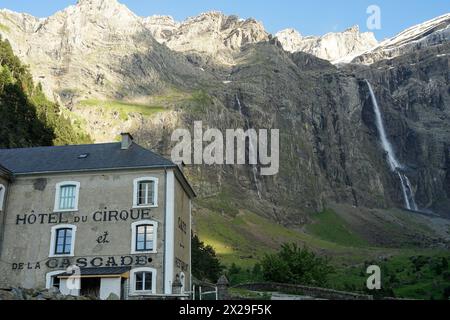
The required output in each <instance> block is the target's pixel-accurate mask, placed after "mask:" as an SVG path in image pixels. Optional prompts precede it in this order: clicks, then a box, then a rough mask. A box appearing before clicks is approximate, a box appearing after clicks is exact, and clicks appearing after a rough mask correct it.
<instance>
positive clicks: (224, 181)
mask: <svg viewBox="0 0 450 320" xmlns="http://www.w3.org/2000/svg"><path fill="white" fill-rule="evenodd" d="M436 21H437V22H436ZM436 21H435V22H433V23H432V24H431V25H430V24H426V26H425V27H424V26H422V27H417V28H416V29H414V28H413V29H411V31H408V32H406V33H405V34H404V36H402V37H397V40H392V41H391V45H392V48H402V49H401V50H397V49H395V50H393V51H392V52H395V55H397V54H398V56H397V57H394V58H393V59H384V57H391V56H389V55H388V56H385V55H384V53H383V52H388V51H383V50H384V49H383V50H382V49H377V50H374V51H373V52H372V56H371V57H372V58H370V59H369V55H367V56H366V54H364V55H360V54H361V52H362V51H367V50H369V49H371V48H372V47H373V46H375V45H377V43H376V40H375V38H374V37H373V35H372V34H370V33H369V34H367V33H360V32H359V30H358V28H351V29H349V30H346V31H344V32H342V33H330V34H327V35H325V36H323V37H303V36H301V35H300V34H299V33H298V32H296V31H294V30H288V31H284V32H281V33H279V34H278V37H277V39H274V38H272V37H271V36H270V35H269V34H268V33H267V32H266V31H265V30H264V28H263V26H262V25H261V24H260V23H259V22H257V21H255V20H253V19H248V20H241V19H239V18H237V17H234V16H225V15H223V14H221V13H217V12H211V13H206V14H202V15H200V16H198V17H194V18H191V19H188V20H186V21H184V22H176V21H174V20H173V19H172V18H170V17H164V16H153V17H150V18H140V17H138V16H136V15H135V14H133V13H132V12H131V11H129V10H128V9H127V8H126V7H124V6H123V5H121V4H119V3H118V2H117V1H115V0H82V1H79V2H78V3H77V4H76V5H75V6H71V7H69V8H67V9H65V10H63V11H60V12H58V13H56V14H55V15H53V16H51V17H49V18H46V19H37V18H33V17H31V16H29V15H26V14H18V13H13V12H11V11H8V10H1V11H0V34H1V35H2V37H4V38H7V39H8V40H9V41H10V42H11V44H12V46H13V49H14V51H15V53H16V54H18V55H19V56H20V57H21V58H22V59H23V61H24V62H26V63H28V64H29V65H30V69H31V71H32V73H33V75H34V77H35V79H36V80H37V81H39V82H41V83H42V84H43V86H44V88H45V89H46V92H47V94H48V95H49V96H50V97H53V98H54V100H57V101H60V102H61V104H62V105H63V106H65V107H67V109H69V110H70V113H69V114H70V116H71V117H72V119H75V120H74V121H79V122H80V123H82V124H83V125H84V126H85V127H86V130H87V131H88V132H89V133H90V134H91V136H93V137H94V138H95V139H96V140H97V141H99V142H100V141H112V140H114V139H115V138H116V136H117V135H118V134H119V133H120V132H123V131H130V132H132V133H133V136H134V137H135V138H136V140H137V142H138V143H140V144H143V145H145V146H147V147H150V148H152V149H154V150H156V151H158V152H160V153H162V154H164V155H166V156H170V150H171V147H173V143H172V142H171V141H170V137H171V133H172V132H173V130H174V129H175V128H177V127H181V128H192V127H193V122H194V121H199V120H202V121H203V123H204V126H205V127H210V128H219V129H222V130H226V129H237V128H250V127H251V128H255V129H280V140H281V141H280V148H281V150H280V171H279V174H278V175H276V176H269V177H267V176H261V175H260V174H259V172H260V170H259V169H260V168H259V167H258V168H256V169H257V172H256V173H255V172H254V171H253V168H252V167H251V166H219V165H218V166H197V167H193V168H191V169H189V168H187V170H186V171H187V172H188V173H189V174H190V177H192V180H193V181H194V186H195V188H196V191H197V192H198V194H199V195H200V197H205V198H206V197H209V199H215V198H217V196H218V195H220V194H222V193H223V192H225V191H226V194H227V196H228V195H229V198H230V199H232V200H231V201H232V205H230V207H236V208H239V209H248V210H251V211H252V212H255V213H258V214H260V215H262V216H264V217H269V218H271V219H273V220H274V221H277V222H279V223H282V224H286V225H289V226H300V225H303V224H304V223H306V222H307V221H308V219H309V218H308V217H309V214H313V213H315V212H317V211H320V210H322V209H323V208H325V207H327V206H328V205H329V204H330V203H339V204H345V205H349V206H354V207H356V208H358V207H361V208H392V207H402V206H403V199H402V192H401V190H400V186H399V181H398V178H397V177H396V176H395V175H393V174H392V172H390V169H389V167H388V166H387V164H386V161H385V155H384V153H383V151H382V149H381V148H380V145H379V139H378V136H377V131H376V128H375V125H374V123H375V118H374V113H373V109H372V105H371V100H370V97H369V93H368V89H367V85H366V84H365V82H364V79H368V80H369V81H370V82H371V83H372V85H373V87H374V90H375V91H376V95H377V98H378V99H379V103H380V108H381V109H382V111H383V116H384V117H385V118H384V119H385V122H386V130H387V131H388V134H389V137H390V138H391V140H392V144H393V147H394V148H395V150H396V152H397V154H398V157H399V159H400V160H401V161H402V163H404V164H405V165H406V167H407V170H408V176H410V179H411V182H412V185H413V186H412V188H413V189H414V193H415V194H416V197H417V202H418V204H419V207H420V208H421V209H424V210H430V211H433V212H435V213H438V214H440V215H442V216H450V213H449V212H448V208H449V199H450V189H449V187H448V186H449V185H450V171H449V168H450V162H449V161H450V153H449V152H448V150H449V144H448V141H450V134H449V132H450V128H449V123H450V122H449V121H448V120H449V117H450V114H449V106H450V98H449V91H448V79H449V74H448V72H449V60H448V59H449V53H450V52H449V51H450V49H449V47H448V42H449V41H448V38H447V36H446V34H447V33H446V32H447V31H445V30H448V24H447V25H446V23H447V22H445V21H447V20H446V19H445V18H439V19H437V20H436ZM432 25H433V26H432ZM413 30H416V31H413ZM417 30H420V32H419V31H417ZM421 39H424V40H423V41H422V40H421ZM425 39H426V40H425ZM419 44H420V45H419ZM283 48H284V49H283ZM379 48H381V45H380V46H379ZM383 48H388V46H383ZM404 48H409V49H408V50H403V49H404ZM379 50H380V51H379ZM354 55H360V58H357V59H356V60H354V62H358V61H361V62H364V63H353V64H339V68H337V67H336V66H334V65H333V64H331V63H330V61H331V62H333V63H338V62H343V61H347V59H350V58H351V57H353V56H354ZM375 56H377V57H376V58H375ZM366 57H367V59H368V60H367V59H366ZM358 59H361V60H358ZM364 59H366V60H364ZM371 59H372V60H371ZM376 59H381V60H380V61H378V62H376V63H373V64H370V65H367V64H369V63H370V62H371V61H375V60H376ZM327 60H328V61H327ZM365 63H367V64H365ZM80 100H89V103H85V104H81V103H80ZM96 100H99V101H101V102H97V101H96ZM109 100H114V101H113V102H114V103H107V102H109ZM117 101H119V102H122V104H118V103H117ZM83 102H86V101H83ZM124 102H126V104H124ZM131 102H133V103H137V102H142V103H143V105H138V106H136V105H135V104H133V105H130V103H131ZM150 102H151V104H152V106H153V107H154V106H156V107H158V106H159V107H160V106H161V105H163V106H167V109H168V110H163V111H162V112H158V113H153V114H152V113H151V112H148V110H147V109H146V107H147V106H148V104H149V103H150ZM114 108H116V109H114ZM127 108H129V109H127ZM159 109H161V108H159ZM163 109H164V108H163ZM133 110H134V111H133ZM136 110H138V111H136ZM258 194H259V195H260V196H259V195H258ZM239 206H241V207H239ZM214 208H215V207H213V209H211V210H216V209H214Z"/></svg>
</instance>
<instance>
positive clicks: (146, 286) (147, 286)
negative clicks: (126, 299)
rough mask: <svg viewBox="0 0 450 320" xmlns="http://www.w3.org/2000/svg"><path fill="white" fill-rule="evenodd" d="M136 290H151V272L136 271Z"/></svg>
mask: <svg viewBox="0 0 450 320" xmlns="http://www.w3.org/2000/svg"><path fill="white" fill-rule="evenodd" d="M135 276H136V278H135V279H136V286H135V288H136V291H152V273H151V272H144V271H143V272H137V273H136V275H135Z"/></svg>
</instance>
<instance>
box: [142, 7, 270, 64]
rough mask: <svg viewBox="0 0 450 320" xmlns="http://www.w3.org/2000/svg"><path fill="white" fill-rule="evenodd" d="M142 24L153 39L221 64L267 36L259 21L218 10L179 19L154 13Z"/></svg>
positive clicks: (171, 47)
mask: <svg viewBox="0 0 450 320" xmlns="http://www.w3.org/2000/svg"><path fill="white" fill-rule="evenodd" d="M144 25H145V26H147V27H148V28H149V29H150V31H151V33H152V35H153V36H154V37H155V39H157V40H158V41H160V42H161V43H164V44H166V45H167V46H168V47H169V48H170V49H172V50H174V51H179V52H195V53H199V54H202V55H206V56H207V57H208V58H211V59H213V60H214V61H217V62H221V63H225V64H232V63H233V58H232V56H233V53H235V52H236V51H239V50H240V49H241V48H242V47H243V46H245V45H246V44H251V43H257V42H260V41H267V40H268V39H269V34H268V33H267V32H266V31H265V29H264V27H263V25H262V24H261V23H260V22H258V21H256V20H254V19H248V20H242V19H239V18H238V17H236V16H226V15H224V14H222V13H220V12H208V13H203V14H201V15H199V16H197V17H192V18H189V19H187V20H186V21H184V22H181V23H177V22H175V21H174V20H173V19H172V18H171V17H161V16H154V17H150V18H147V19H145V20H144Z"/></svg>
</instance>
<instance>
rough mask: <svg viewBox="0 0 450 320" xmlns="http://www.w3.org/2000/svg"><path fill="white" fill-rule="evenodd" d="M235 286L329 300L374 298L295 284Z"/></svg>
mask: <svg viewBox="0 0 450 320" xmlns="http://www.w3.org/2000/svg"><path fill="white" fill-rule="evenodd" d="M233 288H238V289H247V290H251V291H266V292H286V293H292V294H298V295H305V296H310V297H314V298H320V299H327V300H373V296H370V295H364V294H358V293H352V292H343V291H336V290H331V289H323V288H315V287H307V286H301V285H293V284H281V283H248V284H242V285H237V286H235V287H233Z"/></svg>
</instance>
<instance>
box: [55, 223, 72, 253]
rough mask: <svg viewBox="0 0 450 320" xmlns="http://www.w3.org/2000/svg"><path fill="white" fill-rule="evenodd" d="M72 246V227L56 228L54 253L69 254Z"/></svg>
mask: <svg viewBox="0 0 450 320" xmlns="http://www.w3.org/2000/svg"><path fill="white" fill-rule="evenodd" d="M71 247H72V229H67V228H64V229H57V230H56V245H55V254H70V248H71Z"/></svg>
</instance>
